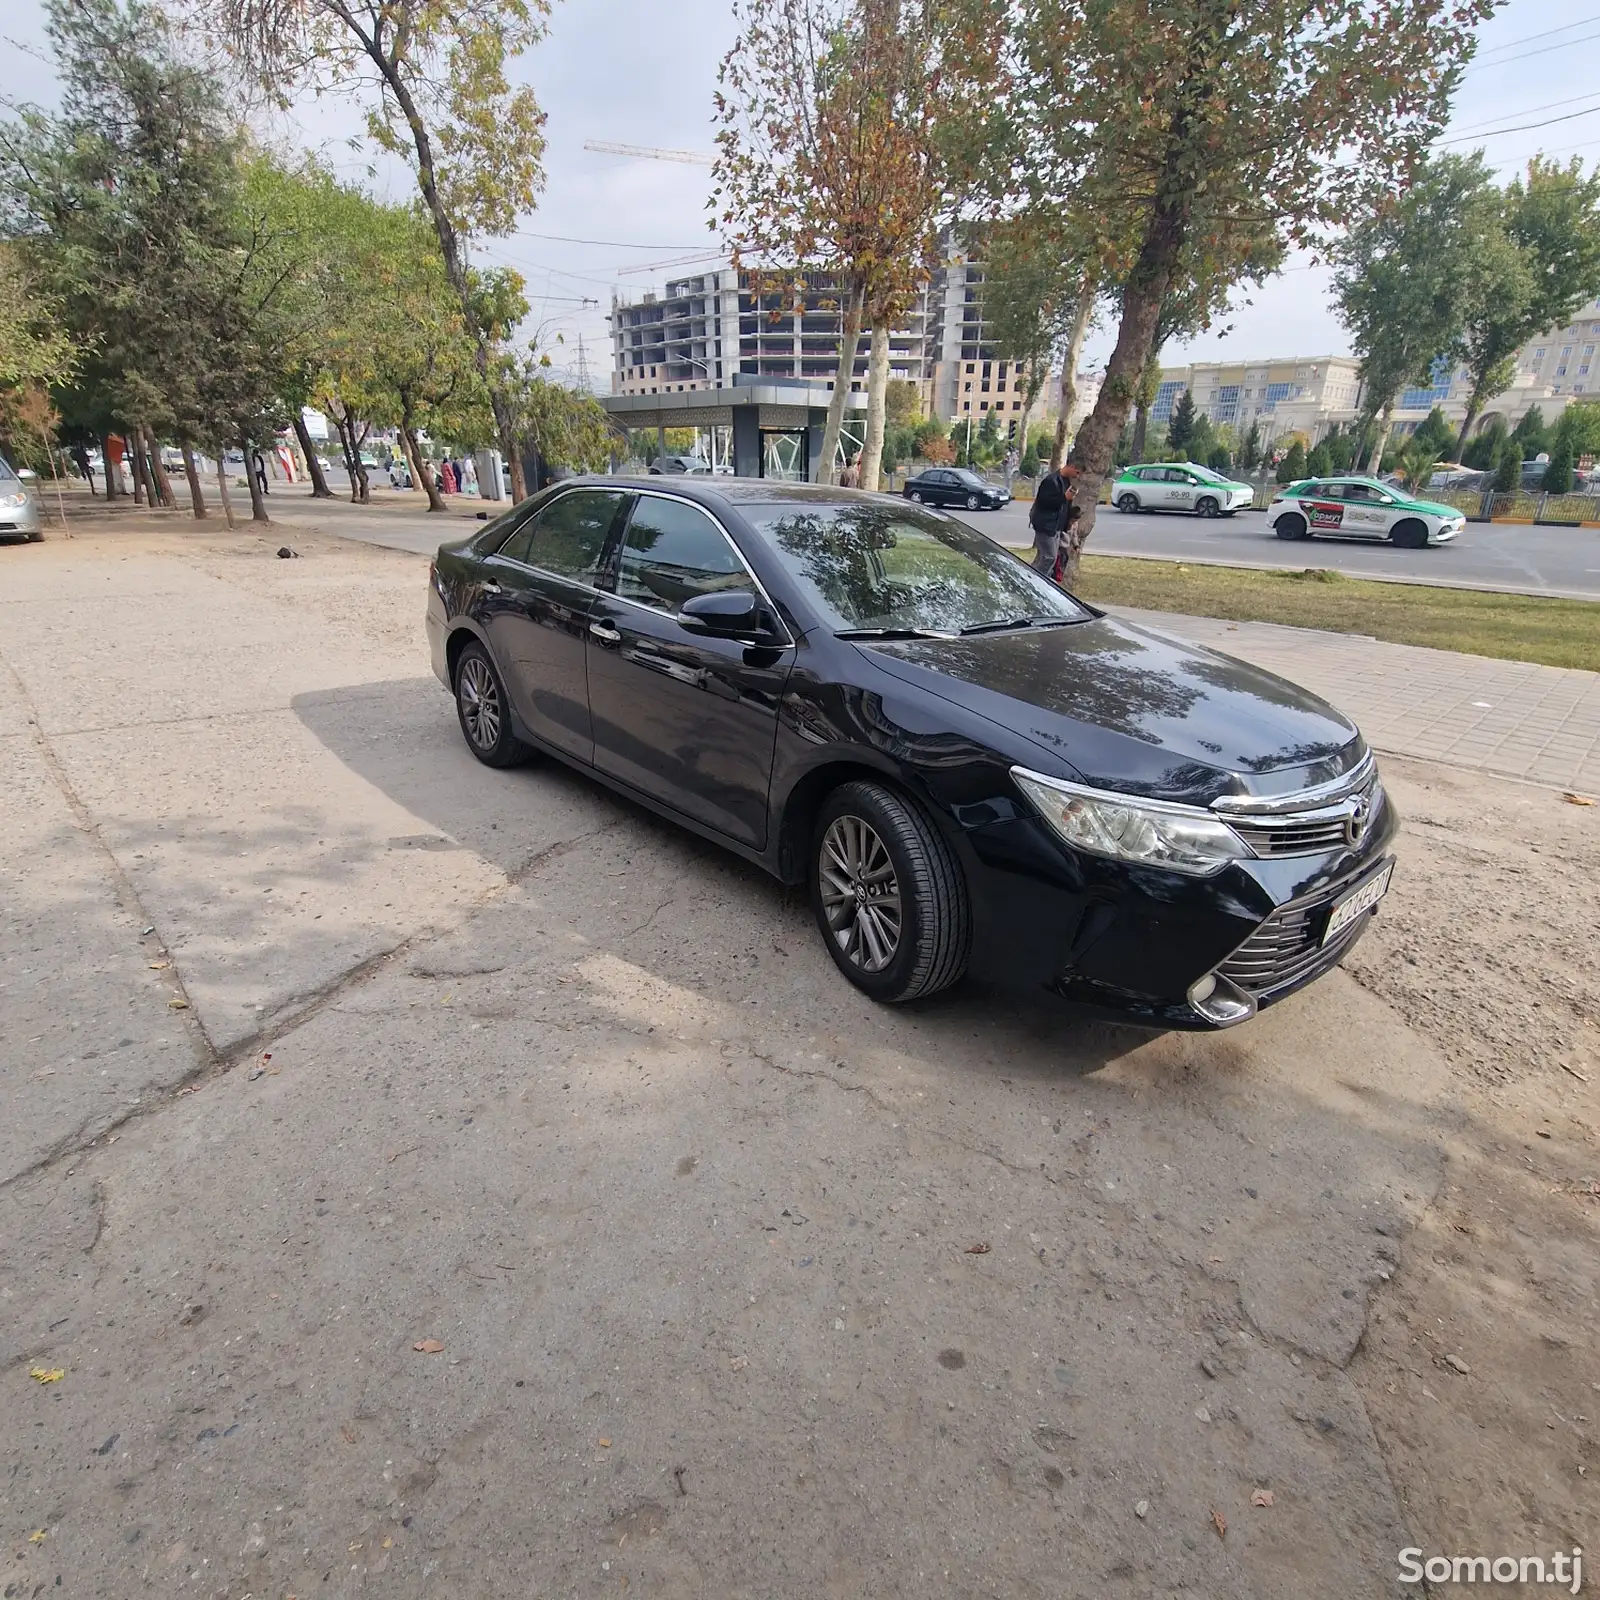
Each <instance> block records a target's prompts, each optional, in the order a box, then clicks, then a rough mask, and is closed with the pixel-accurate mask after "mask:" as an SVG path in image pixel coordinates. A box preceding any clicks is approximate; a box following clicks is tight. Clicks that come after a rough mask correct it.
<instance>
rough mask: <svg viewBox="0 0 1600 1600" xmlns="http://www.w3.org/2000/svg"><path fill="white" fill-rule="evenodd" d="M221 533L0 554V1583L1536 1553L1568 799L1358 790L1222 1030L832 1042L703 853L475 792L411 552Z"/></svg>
mask: <svg viewBox="0 0 1600 1600" xmlns="http://www.w3.org/2000/svg"><path fill="white" fill-rule="evenodd" d="M283 537H284V536H283V535H282V534H281V533H277V532H273V533H269V534H267V535H266V537H264V538H262V537H258V536H257V535H256V534H255V533H253V532H251V531H247V530H241V532H239V533H238V534H235V535H232V536H229V535H227V534H225V533H221V532H215V531H213V532H207V533H194V532H191V531H189V529H188V528H187V526H186V525H185V524H183V523H182V522H181V521H178V520H176V519H175V520H173V521H170V522H165V523H161V522H158V521H157V520H156V519H149V520H148V521H138V520H134V519H132V518H131V517H129V516H126V515H125V516H124V517H123V518H121V519H119V520H118V521H117V522H116V523H115V524H113V525H112V526H111V527H110V528H109V529H107V528H105V527H103V526H100V525H96V524H94V523H92V522H91V523H86V524H85V525H84V527H83V528H82V529H81V530H80V537H79V538H78V539H76V540H74V541H71V542H68V541H61V540H51V541H48V542H47V543H46V544H45V545H44V546H42V547H33V548H31V549H22V550H12V549H6V550H0V758H3V760H0V784H3V786H4V797H3V801H0V803H3V806H4V815H5V816H6V818H7V829H6V833H5V838H4V840H3V842H0V905H3V906H4V907H5V912H4V916H3V917H0V1085H3V1087H4V1093H5V1100H4V1103H5V1105H6V1107H7V1117H6V1119H5V1126H4V1127H3V1128H0V1420H3V1423H4V1425H3V1426H0V1556H3V1557H4V1559H5V1562H6V1566H5V1569H4V1570H0V1595H4V1596H5V1597H6V1600H11V1597H13V1596H22V1595H27V1596H29V1597H34V1596H39V1595H44V1594H63V1595H79V1596H85V1595H93V1596H101V1595H104V1596H126V1595H132V1594H136V1593H137V1594H145V1593H152V1594H154V1593H178V1592H192V1593H196V1594H205V1595H214V1596H218V1597H223V1596H225V1597H227V1600H242V1597H243V1596H246V1595H249V1596H252V1597H254V1600H260V1597H261V1596H263V1595H272V1596H274V1597H275V1600H282V1597H283V1596H285V1595H298V1596H299V1597H300V1600H305V1597H306V1596H307V1595H309V1594H340V1595H344V1594H356V1593H378V1594H384V1595H419V1596H423V1595H426V1596H435V1595H437V1596H444V1595H449V1596H462V1595H474V1596H476V1595H485V1596H487V1595H500V1594H506V1595H512V1594H515V1595H519V1596H520V1595H545V1594H550V1595H557V1594H560V1595H567V1594H583V1595H589V1594H595V1595H600V1594H622V1593H649V1594H663V1595H705V1594H719V1595H730V1596H732V1595H739V1596H744V1595H750V1596H755V1595H783V1596H789V1595H799V1594H805V1595H808V1596H809V1595H816V1594H824V1595H827V1594H836V1595H840V1596H852V1597H854V1596H860V1595H865V1594H873V1595H900V1594H905V1595H912V1594H916V1595H925V1594H930V1593H933V1594H952V1595H974V1596H976V1595H993V1596H1005V1597H1007V1600H1011V1597H1014V1596H1032V1595H1038V1596H1041V1597H1043V1596H1046V1595H1049V1596H1060V1595H1062V1594H1070V1595H1075V1596H1077V1595H1081V1596H1083V1597H1085V1600H1088V1597H1090V1596H1093V1597H1095V1600H1102V1597H1121V1596H1129V1597H1132V1596H1140V1597H1145V1596H1150V1595H1154V1594H1179V1593H1184V1594H1194V1595H1202V1596H1216V1597H1218V1600H1247V1597H1250V1600H1255V1597H1259V1600H1283V1597H1285V1596H1289V1595H1294V1596H1295V1597H1296V1600H1311V1597H1317V1600H1321V1597H1326V1600H1364V1597H1366V1596H1369V1595H1371V1596H1379V1595H1394V1594H1400V1593H1413V1592H1420V1591H1413V1590H1410V1589H1407V1588H1406V1587H1405V1586H1404V1585H1402V1584H1401V1583H1399V1581H1398V1580H1397V1578H1396V1574H1395V1554H1396V1552H1397V1551H1398V1550H1399V1549H1400V1548H1402V1547H1403V1546H1405V1545H1415V1546H1420V1547H1422V1548H1423V1549H1424V1550H1425V1551H1427V1552H1429V1553H1434V1552H1439V1553H1457V1554H1474V1553H1484V1554H1490V1555H1494V1554H1515V1555H1522V1554H1548V1553H1550V1552H1553V1551H1555V1550H1557V1549H1570V1548H1571V1547H1573V1546H1574V1545H1583V1546H1585V1547H1587V1546H1588V1545H1589V1544H1590V1543H1591V1540H1590V1539H1589V1538H1586V1535H1588V1534H1590V1533H1591V1531H1592V1529H1593V1527H1594V1525H1595V1516H1594V1511H1595V1487H1594V1485H1595V1480H1596V1475H1597V1473H1600V1459H1597V1453H1596V1451H1595V1448H1594V1440H1595V1437H1596V1423H1595V1420H1594V1419H1595V1418H1596V1416H1597V1415H1600V1361H1597V1356H1596V1349H1595V1343H1594V1339H1593V1335H1592V1321H1593V1315H1594V1307H1595V1305H1596V1304H1600V1294H1597V1284H1596V1276H1597V1271H1600V1268H1597V1262H1600V1252H1597V1248H1596V1247H1597V1244H1600V1239H1597V1233H1600V1157H1597V1149H1596V1129H1597V1125H1600V1105H1597V1096H1600V1031H1597V1030H1600V1020H1597V1019H1600V979H1597V977H1596V970H1597V967H1600V963H1597V961H1596V959H1595V957H1596V951H1597V950H1600V807H1593V808H1591V807H1580V806H1577V805H1574V804H1571V803H1570V802H1568V801H1567V800H1565V799H1564V798H1563V797H1562V796H1561V795H1560V794H1558V793H1554V792H1551V791H1547V790H1544V789H1539V788H1535V787H1532V786H1527V785H1519V784H1515V783H1510V782H1506V781H1502V780H1499V779H1495V778H1491V777H1487V776H1484V775H1482V774H1477V773H1472V772H1467V771H1462V770H1456V769H1450V768H1444V767H1441V766H1438V765H1434V764H1428V763H1423V762H1416V761H1408V760H1405V759H1402V758H1400V757H1397V756H1388V757H1386V758H1385V759H1384V761H1383V770H1384V774H1385V779H1386V782H1387V784H1388V787H1389V789H1390V791H1391V793H1392V795H1393V796H1394V799H1395V801H1396V803H1397V805H1398V806H1399V808H1400V809H1401V811H1402V813H1403V815H1404V818H1405V824H1404V829H1403V832H1402V835H1401V840H1400V844H1399V856H1400V869H1399V871H1398V873H1397V875H1396V880H1395V887H1394V889H1393V890H1392V891H1391V894H1390V896H1389V899H1388V900H1387V901H1386V903H1385V906H1384V909H1383V912H1382V914H1381V916H1380V917H1379V919H1377V921H1376V922H1375V924H1374V926H1373V928H1372V929H1371V930H1370V932H1369V933H1368V935H1367V937H1366V938H1365V939H1364V940H1363V941H1362V943H1361V944H1360V945H1359V946H1358V947H1357V948H1356V950H1355V951H1354V953H1353V954H1352V955H1351V956H1350V957H1349V958H1348V959H1347V961H1346V963H1345V965H1344V968H1343V970H1342V971H1340V972H1337V973H1334V974H1332V975H1330V976H1329V977H1328V978H1327V979H1326V980H1324V981H1323V982H1321V983H1319V984H1317V985H1315V986H1314V987H1313V988H1312V989H1310V990H1308V991H1305V992H1303V993H1302V994H1301V995H1299V996H1296V997H1294V998H1292V999H1291V1000H1290V1001H1288V1002H1285V1003H1284V1004H1283V1005H1282V1006H1279V1007H1276V1008H1274V1009H1273V1010H1271V1011H1270V1012H1268V1013H1265V1014H1263V1015H1262V1016H1261V1017H1260V1018H1258V1019H1257V1020H1256V1021H1255V1022H1253V1023H1251V1024H1249V1025H1247V1026H1246V1027H1245V1028H1243V1029H1238V1030H1234V1031H1232V1032H1229V1033H1227V1034H1223V1035H1210V1036H1196V1035H1167V1036H1151V1035H1148V1034H1144V1033H1139V1032H1137V1031H1134V1030H1125V1029H1113V1028H1106V1027H1101V1026H1094V1025H1088V1024H1085V1023H1083V1022H1082V1021H1081V1020H1079V1019H1075V1018H1073V1017H1072V1016H1070V1015H1069V1014H1065V1013H1064V1012H1063V1010H1062V1009H1061V1008H1059V1007H1055V1006H1053V1005H1050V1004H1046V1003H1044V1002H1041V1001H1036V1000H1033V999H1028V998H1025V999H1022V1000H1020V1001H1019V1000H1016V999H1014V998H1010V997H1006V996H1002V995H998V994H991V993H986V992H983V991H978V990H975V989H973V988H971V987H967V988H963V989H962V990H959V991H957V992H956V993H954V994H952V995H950V996H947V997H944V998H942V999H941V1000H938V1001H936V1002H933V1003H930V1004H928V1005H925V1006H919V1007H914V1008H908V1009H905V1010H895V1011H889V1010H884V1009H882V1008H875V1007H873V1006H871V1005H870V1004H868V1003H867V1002H865V1001H864V1000H863V999H862V998H861V997H860V996H858V995H856V994H855V993H854V992H853V991H851V990H850V989H849V988H848V986H846V985H843V984H842V982H841V981H840V980H839V979H838V978H837V977H836V975H835V974H834V973H833V971H832V968H831V966H830V964H829V963H828V961H827V958H826V955H825V953H823V952H822V951H821V950H820V948H819V947H818V945H817V943H816V940H815V936H814V932H813V930H812V928H811V926H810V923H809V918H808V914H807V912H806V910H805V908H804V906H803V905H802V904H801V903H800V902H799V900H798V899H797V898H796V897H794V896H792V895H788V894H785V893H784V892H783V891H781V890H779V889H777V888H776V887H775V886H773V885H771V884H770V883H768V882H767V881H766V880H764V879H763V878H762V877H761V876H760V875H759V874H757V873H754V872H753V871H750V870H747V869H746V868H745V867H743V866H742V865H741V864H739V863H737V862H734V861H733V860H731V859H730V858H728V857H726V856H724V855H722V854H721V853H719V852H717V851H716V850H714V849H713V848H711V847H709V846H706V845H703V844H701V843H699V842H698V841H695V840H692V839H688V838H686V837H684V836H683V835H681V834H679V833H677V832H675V831H674V830H672V829H670V828H668V827H665V826H664V825H662V824H660V823H658V822H657V821H655V820H654V819H653V818H651V817H649V816H647V815H645V814H644V813H641V812H639V811H637V810H636V809H634V808H632V807H629V806H626V805H624V804H622V803H620V802H616V801H614V800H612V799H610V798H609V797H607V796H605V795H603V794H601V793H600V792H599V791H598V790H596V789H594V788H593V787H592V786H590V785H589V784H587V783H585V782H584V781H583V780H582V779H579V778H577V777H575V776H573V775H570V774H566V773H564V772H562V771H560V770H556V769H552V768H541V767H537V766H536V767H533V768H529V769H527V770H526V771H522V772H518V773H513V774H489V773H486V772H484V771H483V770H482V769H479V768H478V767H477V766H476V764H475V763H473V762H472V761H471V759H470V757H469V756H468V755H467V754H466V753H465V751H464V750H463V749H462V748H461V745H460V739H459V734H458V733H457V732H456V730H455V728H454V725H453V721H452V718H451V713H450V706H449V701H448V699H447V698H446V697H445V696H444V695H443V694H442V692H441V691H440V690H439V689H438V688H437V686H436V685H435V684H434V682H433V680H432V679H431V677H430V676H429V674H428V669H427V664H426V657H425V651H424V649H423V642H422V637H421V625H420V618H421V609H422V584H423V577H424V574H425V570H426V568H425V562H424V561H423V560H422V558H420V557H415V556H408V555H404V554H399V553H396V552H392V551H387V550H380V549H375V548H369V547H365V546H360V545H354V544H351V543H349V542H347V541H344V540H339V539H333V538H327V537H324V536H322V535H320V534H318V533H316V532H314V531H311V530H310V529H308V528H306V527H304V526H301V527H297V528H296V529H295V530H294V535H293V538H292V543H293V546H294V548H295V549H296V550H297V551H299V552H300V558H299V559H297V560H293V561H289V560H284V561H280V560H278V559H276V556H275V554H274V552H275V551H276V548H277V546H278V544H279V543H280V542H282V539H283ZM980 1246H985V1247H987V1248H984V1249H979V1247H980ZM430 1340H433V1341H436V1342H437V1343H438V1344H440V1345H441V1346H442V1347H443V1348H442V1349H440V1350H439V1351H437V1352H434V1351H432V1350H431V1349H430V1348H426V1346H427V1345H428V1341H430ZM419 1346H421V1347H424V1348H418V1347H419ZM58 1370H59V1371H60V1372H61V1376H60V1377H59V1378H53V1377H52V1376H51V1375H52V1374H53V1373H55V1372H56V1371H58ZM41 1374H42V1376H41ZM1263 1492H1266V1493H1267V1494H1268V1495H1269V1499H1270V1503H1269V1504H1265V1505H1263V1504H1261V1503H1260V1496H1261V1494H1262V1493H1263ZM1441 1592H1449V1591H1441Z"/></svg>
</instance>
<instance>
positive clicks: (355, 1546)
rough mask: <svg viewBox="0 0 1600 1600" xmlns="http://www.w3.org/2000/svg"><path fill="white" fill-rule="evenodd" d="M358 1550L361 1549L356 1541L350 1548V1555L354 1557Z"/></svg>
mask: <svg viewBox="0 0 1600 1600" xmlns="http://www.w3.org/2000/svg"><path fill="white" fill-rule="evenodd" d="M360 1548H361V1545H360V1542H359V1541H357V1542H356V1543H355V1544H353V1545H351V1546H350V1554H351V1555H354V1554H355V1553H356V1551H357V1550H359V1549H360Z"/></svg>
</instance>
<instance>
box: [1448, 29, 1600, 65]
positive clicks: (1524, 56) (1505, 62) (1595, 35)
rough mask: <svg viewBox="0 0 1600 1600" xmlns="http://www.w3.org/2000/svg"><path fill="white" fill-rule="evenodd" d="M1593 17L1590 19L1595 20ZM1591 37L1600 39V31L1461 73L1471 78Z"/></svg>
mask: <svg viewBox="0 0 1600 1600" xmlns="http://www.w3.org/2000/svg"><path fill="white" fill-rule="evenodd" d="M1594 20H1595V19H1594V18H1593V17H1590V18H1589V21H1591V22H1593V21H1594ZM1591 39H1600V33H1586V34H1583V35H1582V36H1581V37H1579V38H1577V39H1563V40H1562V41H1561V43H1560V44H1547V45H1541V46H1540V48H1539V49H1537V50H1525V51H1524V52H1523V53H1522V54H1521V55H1520V56H1503V57H1502V58H1501V59H1500V60H1499V61H1485V62H1484V63H1483V64H1482V66H1481V67H1480V66H1477V65H1474V66H1470V67H1468V68H1467V70H1466V71H1465V72H1463V73H1462V74H1461V76H1462V77H1463V78H1470V77H1471V76H1472V75H1473V74H1474V73H1475V72H1480V71H1487V70H1488V69H1489V68H1490V67H1509V66H1510V65H1511V63H1512V62H1513V61H1526V60H1527V59H1528V58H1529V57H1530V56H1547V55H1549V54H1550V52H1551V51H1552V50H1570V49H1572V47H1573V46H1574V45H1580V44H1588V43H1589V41H1590V40H1591Z"/></svg>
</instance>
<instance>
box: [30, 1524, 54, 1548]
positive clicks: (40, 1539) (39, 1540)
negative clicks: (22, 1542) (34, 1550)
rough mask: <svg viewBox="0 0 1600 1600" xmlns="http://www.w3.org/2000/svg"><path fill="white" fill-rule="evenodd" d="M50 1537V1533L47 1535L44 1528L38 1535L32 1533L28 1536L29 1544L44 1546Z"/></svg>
mask: <svg viewBox="0 0 1600 1600" xmlns="http://www.w3.org/2000/svg"><path fill="white" fill-rule="evenodd" d="M49 1537H50V1535H49V1534H48V1533H46V1532H45V1530H44V1529H43V1528H40V1529H39V1531H38V1532H37V1533H30V1534H29V1535H28V1543H29V1544H43V1543H44V1542H45V1540H46V1539H48V1538H49Z"/></svg>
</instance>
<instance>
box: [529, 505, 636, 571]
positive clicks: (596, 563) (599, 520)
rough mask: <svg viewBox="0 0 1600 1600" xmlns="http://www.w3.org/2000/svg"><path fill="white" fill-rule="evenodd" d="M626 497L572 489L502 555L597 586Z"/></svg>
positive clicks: (549, 506)
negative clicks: (614, 526) (611, 535)
mask: <svg viewBox="0 0 1600 1600" xmlns="http://www.w3.org/2000/svg"><path fill="white" fill-rule="evenodd" d="M626 498H627V496H626V495H625V494H624V493H623V491H622V490H620V489H574V490H572V491H571V492H570V493H568V494H563V495H559V496H558V497H557V498H556V499H554V500H552V501H551V502H550V503H549V504H548V505H546V506H544V507H543V508H541V510H540V511H539V513H538V514H537V515H536V516H534V517H532V518H530V519H529V521H528V523H527V524H526V526H525V527H524V528H522V529H519V530H518V531H517V533H515V534H513V535H512V537H511V540H510V541H509V544H508V546H507V547H506V548H505V549H503V550H502V551H501V552H500V553H501V554H502V555H504V556H508V557H509V558H510V559H511V560H513V561H523V562H526V563H527V564H528V565H529V566H530V567H539V568H540V569H542V570H543V571H545V572H553V573H555V574H556V575H557V576H558V577H562V578H571V579H573V580H574V581H575V582H577V583H587V584H593V583H594V582H595V581H596V580H597V579H598V577H599V575H600V564H601V561H602V559H603V558H604V556H605V550H606V539H607V538H608V536H609V535H610V533H611V526H612V524H613V523H614V522H615V521H616V518H617V511H618V509H619V508H620V507H621V505H622V502H623V501H624V500H625V499H626Z"/></svg>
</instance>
